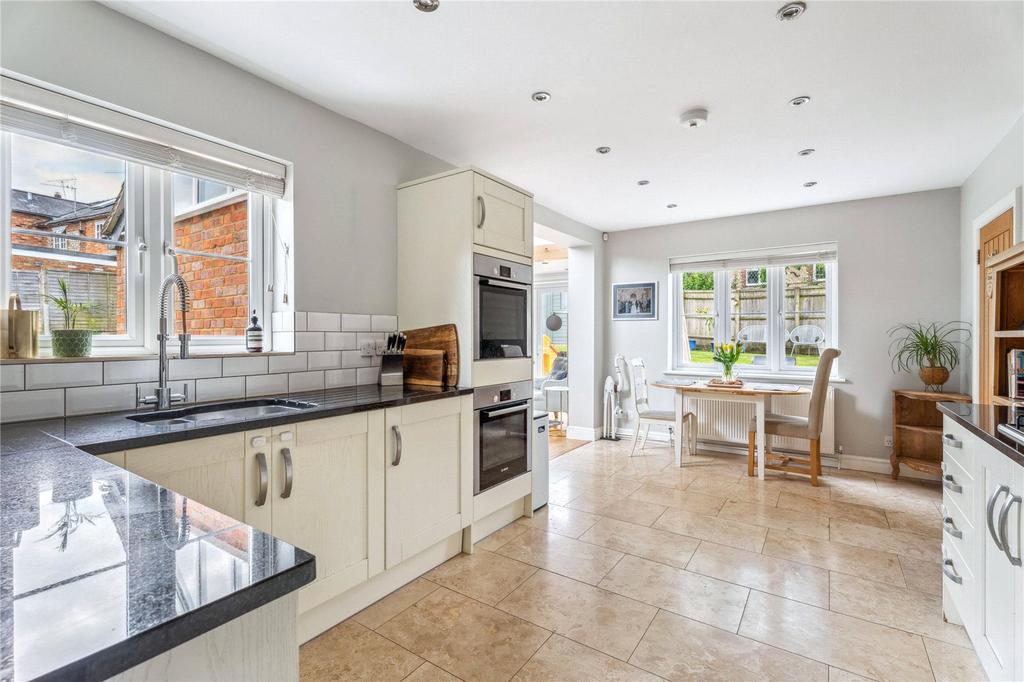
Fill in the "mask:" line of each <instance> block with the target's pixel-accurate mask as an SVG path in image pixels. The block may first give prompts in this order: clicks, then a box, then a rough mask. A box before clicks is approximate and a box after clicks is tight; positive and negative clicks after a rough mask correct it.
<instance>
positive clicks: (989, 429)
mask: <svg viewBox="0 0 1024 682" xmlns="http://www.w3.org/2000/svg"><path fill="white" fill-rule="evenodd" d="M939 411H940V412H942V413H943V414H945V415H948V416H949V417H950V418H952V419H953V421H955V422H956V423H957V424H960V425H961V426H963V427H964V428H965V429H967V430H968V431H970V432H971V433H973V434H974V435H975V436H978V437H979V438H981V439H982V440H983V441H985V442H986V443H988V444H989V445H991V446H992V447H993V448H995V449H996V450H998V451H999V452H1001V453H1003V454H1004V455H1006V456H1007V457H1009V458H1010V459H1012V460H1013V461H1015V462H1016V463H1017V464H1020V465H1021V466H1024V445H1021V444H1019V443H1017V442H1016V441H1014V440H1011V439H1010V438H1008V437H1007V436H1004V435H1003V434H1001V433H1000V432H999V429H998V426H999V425H1000V424H1008V423H1011V422H1012V419H1011V412H1012V411H1014V408H1010V407H1004V406H1002V405H979V404H976V403H939ZM1017 411H1019V412H1024V410H1021V409H1020V408H1017Z"/></svg>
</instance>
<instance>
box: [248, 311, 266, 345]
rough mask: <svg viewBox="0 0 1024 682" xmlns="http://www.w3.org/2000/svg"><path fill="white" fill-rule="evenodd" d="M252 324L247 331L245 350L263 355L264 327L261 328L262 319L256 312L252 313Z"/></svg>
mask: <svg viewBox="0 0 1024 682" xmlns="http://www.w3.org/2000/svg"><path fill="white" fill-rule="evenodd" d="M249 321H250V322H251V323H252V324H250V325H249V326H248V328H246V330H245V350H247V351H249V352H250V353H262V352H263V327H261V326H260V319H259V318H258V317H257V316H256V311H255V310H253V311H252V317H251V318H249Z"/></svg>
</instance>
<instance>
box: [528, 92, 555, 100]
mask: <svg viewBox="0 0 1024 682" xmlns="http://www.w3.org/2000/svg"><path fill="white" fill-rule="evenodd" d="M530 99H532V100H533V101H534V102H547V101H548V100H549V99H551V93H550V92H546V91H544V90H538V91H537V92H535V93H533V94H532V95H530Z"/></svg>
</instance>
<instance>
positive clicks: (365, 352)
mask: <svg viewBox="0 0 1024 682" xmlns="http://www.w3.org/2000/svg"><path fill="white" fill-rule="evenodd" d="M359 354H360V355H361V356H363V357H364V358H371V357H373V341H363V342H362V343H361V344H359Z"/></svg>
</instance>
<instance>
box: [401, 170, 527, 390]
mask: <svg viewBox="0 0 1024 682" xmlns="http://www.w3.org/2000/svg"><path fill="white" fill-rule="evenodd" d="M474 254H483V255H485V256H492V257H494V258H500V259H503V260H506V261H512V262H514V263H520V264H523V265H532V264H533V195H532V194H530V193H529V192H527V191H526V190H524V189H522V188H519V187H516V186H515V185H513V184H511V183H509V182H506V181H504V180H501V179H500V178H497V177H495V176H493V175H490V174H489V173H485V172H484V171H481V170H479V169H476V168H462V169H457V170H452V171H448V172H446V173H440V174H438V175H432V176H430V177H426V178H421V179H419V180H413V181H411V182H406V183H403V184H401V185H399V186H398V319H399V320H400V322H401V324H402V327H403V328H405V329H415V328H418V327H429V326H433V325H438V324H448V323H454V324H455V326H456V328H457V330H458V335H459V360H460V361H459V385H460V386H487V385H491V384H497V383H505V382H512V381H523V380H527V379H530V378H531V377H532V375H533V369H532V367H531V364H530V359H529V358H525V357H524V358H515V359H512V360H511V361H509V360H502V361H501V363H499V364H495V363H493V362H491V363H490V364H488V362H487V361H483V362H481V361H476V360H474V343H473V342H474V338H473V337H474V320H475V303H476V301H475V298H474V291H475V279H474V276H473V255H474Z"/></svg>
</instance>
